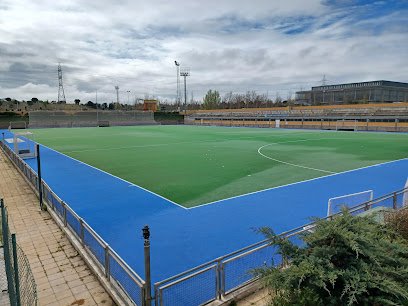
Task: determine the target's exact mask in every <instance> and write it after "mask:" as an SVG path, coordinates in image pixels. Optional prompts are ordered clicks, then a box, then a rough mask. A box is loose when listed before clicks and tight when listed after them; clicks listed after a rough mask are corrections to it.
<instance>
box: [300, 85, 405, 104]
mask: <svg viewBox="0 0 408 306" xmlns="http://www.w3.org/2000/svg"><path fill="white" fill-rule="evenodd" d="M407 101H408V83H401V82H391V81H372V82H360V83H347V84H336V85H322V86H316V87H312V90H307V91H298V92H296V104H302V105H321V104H349V103H357V102H366V103H369V102H371V103H373V102H407Z"/></svg>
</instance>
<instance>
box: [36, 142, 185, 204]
mask: <svg viewBox="0 0 408 306" xmlns="http://www.w3.org/2000/svg"><path fill="white" fill-rule="evenodd" d="M41 146H43V147H44V148H47V149H49V150H51V151H53V152H56V153H58V154H60V155H64V156H66V157H68V158H70V159H72V160H74V161H76V162H78V163H80V164H83V165H85V166H88V167H91V168H93V169H95V170H97V171H100V172H102V173H105V174H107V175H109V176H112V177H114V178H117V179H119V180H121V181H122V182H125V183H128V184H129V186H128V187H132V186H133V187H137V188H140V189H142V190H144V191H147V192H148V193H151V194H153V195H155V196H157V197H159V198H161V199H163V200H166V201H167V202H169V203H171V204H174V205H177V206H178V207H180V208H183V209H187V208H186V207H184V206H181V205H180V204H178V203H176V202H173V201H172V200H170V199H167V198H165V197H163V196H162V195H160V194H157V193H155V192H153V191H151V190H149V189H146V188H143V187H142V186H139V185H136V184H133V183H132V182H129V181H127V180H125V179H123V178H121V177H119V176H116V175H113V174H111V173H109V172H106V171H104V170H101V169H98V168H96V167H94V166H91V165H89V164H87V163H84V162H82V161H80V160H78V159H76V158H73V157H71V156H68V155H66V154H64V153H61V152H58V151H57V150H54V149H52V148H50V147H47V146H45V145H43V144H41Z"/></svg>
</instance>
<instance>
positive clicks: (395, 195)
mask: <svg viewBox="0 0 408 306" xmlns="http://www.w3.org/2000/svg"><path fill="white" fill-rule="evenodd" d="M392 208H394V209H395V210H396V209H397V208H398V207H397V193H396V192H394V194H393V195H392Z"/></svg>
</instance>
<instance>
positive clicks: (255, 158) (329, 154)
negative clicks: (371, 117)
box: [33, 126, 408, 207]
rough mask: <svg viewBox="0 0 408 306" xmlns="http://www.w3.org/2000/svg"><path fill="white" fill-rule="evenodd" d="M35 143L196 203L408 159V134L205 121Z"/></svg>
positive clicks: (43, 135) (53, 132) (44, 134)
mask: <svg viewBox="0 0 408 306" xmlns="http://www.w3.org/2000/svg"><path fill="white" fill-rule="evenodd" d="M33 132H34V135H35V141H37V142H39V143H41V144H44V145H46V146H48V147H51V148H53V149H55V150H57V151H59V152H61V153H64V154H66V155H69V156H71V157H73V158H76V159H78V160H80V161H83V162H85V163H87V164H89V165H92V166H95V167H97V168H99V169H102V170H104V171H106V172H109V173H111V174H113V175H116V176H119V177H121V178H123V179H125V180H128V181H130V182H132V183H135V184H137V185H140V186H142V187H144V188H146V189H149V190H151V191H153V192H155V193H158V194H160V195H162V196H164V197H166V198H168V199H170V200H172V201H174V202H176V203H179V204H181V205H183V206H186V207H192V206H196V205H199V204H204V203H208V202H212V201H216V200H220V199H224V198H227V197H232V196H237V195H241V194H244V193H248V192H253V191H257V190H262V189H265V188H270V187H275V186H280V185H284V184H289V183H294V182H298V181H302V180H306V179H311V178H315V177H319V176H324V175H329V174H332V173H337V172H342V171H346V170H351V169H356V168H360V167H364V166H369V165H373V164H378V163H382V162H386V161H390V160H396V159H401V158H405V157H407V152H408V134H389V133H388V134H387V133H367V132H361V133H360V132H335V131H316V130H314V131H310V130H281V129H256V128H226V127H198V126H136V127H110V128H59V129H38V130H33Z"/></svg>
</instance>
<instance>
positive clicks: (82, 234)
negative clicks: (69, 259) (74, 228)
mask: <svg viewBox="0 0 408 306" xmlns="http://www.w3.org/2000/svg"><path fill="white" fill-rule="evenodd" d="M79 236H80V238H81V242H82V244H84V220H83V219H82V218H79Z"/></svg>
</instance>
